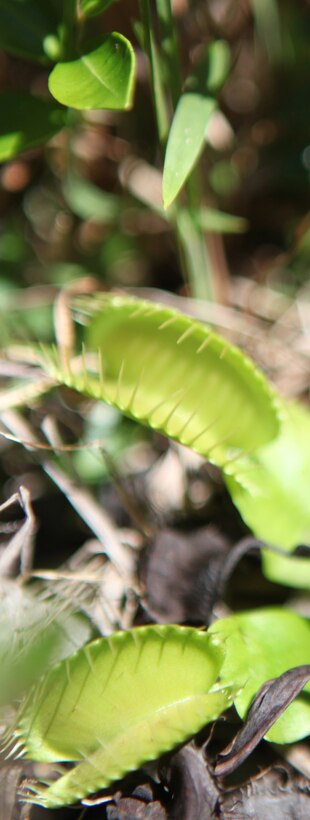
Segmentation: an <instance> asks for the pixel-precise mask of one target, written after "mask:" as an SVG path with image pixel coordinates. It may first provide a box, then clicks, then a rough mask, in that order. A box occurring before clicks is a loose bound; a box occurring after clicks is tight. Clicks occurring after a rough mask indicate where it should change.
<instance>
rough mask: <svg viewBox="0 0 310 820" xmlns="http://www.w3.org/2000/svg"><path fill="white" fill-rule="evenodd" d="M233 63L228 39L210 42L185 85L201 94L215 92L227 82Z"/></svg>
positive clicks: (189, 89)
mask: <svg viewBox="0 0 310 820" xmlns="http://www.w3.org/2000/svg"><path fill="white" fill-rule="evenodd" d="M230 63H231V56H230V47H229V45H228V43H227V42H226V40H215V41H214V42H213V43H209V44H208V45H207V46H206V48H205V49H204V51H203V54H202V56H201V58H200V60H199V61H198V63H197V65H196V66H195V70H194V71H193V73H192V74H191V75H190V77H188V78H187V80H186V83H185V87H186V90H188V91H196V92H199V93H201V94H205V93H206V92H208V93H209V94H215V93H216V92H217V91H219V89H220V88H221V86H222V85H223V83H224V82H225V80H226V78H227V76H228V72H229V68H230Z"/></svg>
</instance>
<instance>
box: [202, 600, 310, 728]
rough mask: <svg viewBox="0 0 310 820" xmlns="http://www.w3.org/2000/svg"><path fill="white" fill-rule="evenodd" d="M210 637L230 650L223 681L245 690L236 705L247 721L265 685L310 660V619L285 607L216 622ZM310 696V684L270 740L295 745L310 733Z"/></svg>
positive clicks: (227, 650) (290, 708)
mask: <svg viewBox="0 0 310 820" xmlns="http://www.w3.org/2000/svg"><path fill="white" fill-rule="evenodd" d="M209 633H210V634H211V635H214V636H217V638H218V639H219V640H220V641H223V646H225V652H226V657H225V661H224V664H223V667H222V672H221V681H222V682H223V684H224V683H226V684H227V685H229V684H231V683H232V681H233V682H234V685H235V686H239V688H240V691H239V694H238V695H237V697H236V698H235V701H234V702H235V706H236V709H237V711H238V713H239V715H240V716H241V717H242V718H244V717H245V715H246V714H247V711H248V709H249V706H250V705H251V703H252V701H253V699H254V697H255V695H256V694H257V692H258V691H259V689H260V687H261V686H262V684H264V683H265V682H266V681H267V680H270V679H271V678H275V677H278V676H279V675H282V673H283V672H286V671H287V670H288V669H292V668H293V667H295V666H302V665H304V664H307V663H308V662H309V657H310V621H309V620H308V619H306V618H302V617H301V616H299V615H296V613H295V612H290V611H289V610H286V609H284V608H280V607H279V608H277V607H274V608H269V609H268V608H266V609H256V610H253V611H251V612H243V613H241V614H240V615H239V614H238V615H233V616H231V617H229V618H225V619H224V620H221V621H218V622H217V623H215V624H214V625H213V626H212V627H211V629H210V630H209ZM309 693H310V683H308V684H307V686H306V687H305V689H304V692H303V693H302V694H301V695H300V696H299V697H298V698H297V699H296V700H295V701H294V702H293V703H292V704H291V705H290V706H288V708H287V709H286V710H285V712H284V714H283V715H282V716H281V717H280V718H279V719H278V720H277V721H276V723H275V724H274V725H273V727H272V728H271V729H270V730H269V731H268V733H267V735H266V737H267V739H268V740H272V741H273V742H274V743H292V742H293V741H295V740H299V739H300V738H302V737H305V736H307V735H308V734H309V732H310V694H309Z"/></svg>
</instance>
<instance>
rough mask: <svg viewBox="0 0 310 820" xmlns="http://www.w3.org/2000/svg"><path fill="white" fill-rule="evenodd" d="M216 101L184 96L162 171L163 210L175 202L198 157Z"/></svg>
mask: <svg viewBox="0 0 310 820" xmlns="http://www.w3.org/2000/svg"><path fill="white" fill-rule="evenodd" d="M215 107H216V102H215V100H213V99H212V98H211V97H205V96H203V95H202V94H188V93H186V94H183V95H182V96H181V97H180V100H179V102H178V105H177V108H176V111H175V114H174V118H173V122H172V126H171V129H170V133H169V138H168V144H167V150H166V156H165V163H164V172H163V202H164V207H165V208H168V207H169V205H171V204H172V202H173V201H174V200H175V198H176V196H177V195H178V193H179V191H180V190H181V188H182V186H183V185H184V183H185V182H186V180H187V178H188V176H189V174H190V172H191V171H192V169H193V167H194V166H195V164H196V162H197V160H198V157H199V156H200V154H201V152H202V150H203V147H204V143H205V132H206V127H207V125H208V122H209V119H210V117H211V114H212V113H213V111H214V109H215Z"/></svg>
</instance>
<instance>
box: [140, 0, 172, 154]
mask: <svg viewBox="0 0 310 820" xmlns="http://www.w3.org/2000/svg"><path fill="white" fill-rule="evenodd" d="M140 14H141V20H142V25H143V29H144V37H145V50H146V52H147V55H148V58H149V63H150V70H151V88H152V96H153V104H154V111H155V116H156V123H157V131H158V139H159V142H160V146H161V149H162V151H164V148H165V144H166V140H167V135H168V131H169V117H168V111H167V103H166V97H165V92H164V88H163V83H162V77H161V73H162V72H161V65H160V59H159V55H158V51H157V47H156V43H155V38H154V34H153V28H152V23H151V13H150V3H149V0H140Z"/></svg>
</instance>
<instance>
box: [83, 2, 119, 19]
mask: <svg viewBox="0 0 310 820" xmlns="http://www.w3.org/2000/svg"><path fill="white" fill-rule="evenodd" d="M112 3H115V0H80V11H81V13H82V14H84V16H85V17H96V15H97V14H101V13H102V12H103V11H105V10H106V9H107V8H108V7H109V6H111V5H112Z"/></svg>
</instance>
